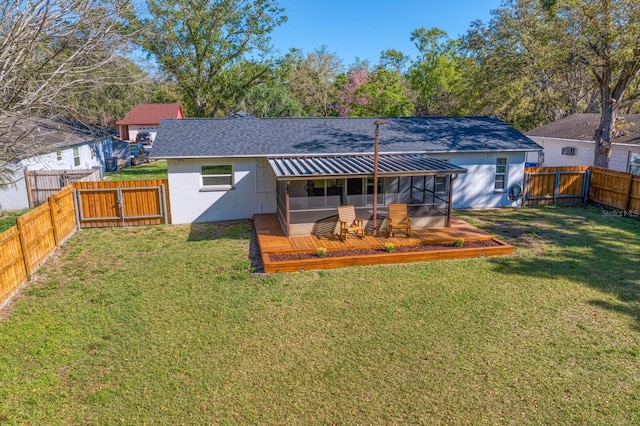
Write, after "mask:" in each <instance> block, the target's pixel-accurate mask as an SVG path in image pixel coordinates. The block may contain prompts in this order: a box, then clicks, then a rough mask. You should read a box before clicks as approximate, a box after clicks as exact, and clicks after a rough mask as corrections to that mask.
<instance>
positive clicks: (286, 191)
mask: <svg viewBox="0 0 640 426" xmlns="http://www.w3.org/2000/svg"><path fill="white" fill-rule="evenodd" d="M284 209H285V216H284V217H285V220H286V221H287V229H285V232H286V233H287V237H288V236H289V235H290V234H291V230H290V227H291V214H290V212H289V181H286V183H285V187H284Z"/></svg>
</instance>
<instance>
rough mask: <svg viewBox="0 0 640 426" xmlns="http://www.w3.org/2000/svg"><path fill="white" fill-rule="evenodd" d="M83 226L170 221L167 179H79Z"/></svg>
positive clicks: (77, 199)
mask: <svg viewBox="0 0 640 426" xmlns="http://www.w3.org/2000/svg"><path fill="white" fill-rule="evenodd" d="M74 188H75V191H76V204H77V213H76V214H77V219H78V223H79V224H80V227H81V228H99V227H108V226H135V225H160V224H167V223H171V214H170V208H169V197H168V194H169V190H168V188H169V185H168V180H167V179H150V180H136V181H122V182H77V183H75V184H74Z"/></svg>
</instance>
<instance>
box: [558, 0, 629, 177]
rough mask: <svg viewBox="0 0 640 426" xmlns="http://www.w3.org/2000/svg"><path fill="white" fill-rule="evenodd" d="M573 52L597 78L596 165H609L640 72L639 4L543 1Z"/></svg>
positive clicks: (606, 0)
mask: <svg viewBox="0 0 640 426" xmlns="http://www.w3.org/2000/svg"><path fill="white" fill-rule="evenodd" d="M545 8H546V10H548V11H551V12H552V13H555V16H557V17H558V18H559V19H558V20H559V23H560V26H561V28H563V29H565V33H564V35H565V37H566V39H568V40H571V41H572V46H573V48H574V49H573V53H574V55H576V57H577V58H578V60H579V61H580V62H581V63H582V64H584V66H585V67H586V69H587V70H588V71H589V73H590V74H591V76H592V77H593V79H594V80H595V82H596V84H597V88H598V92H599V95H600V114H601V116H600V124H599V126H598V129H597V130H596V134H595V142H596V149H595V156H594V165H596V166H599V167H605V168H608V167H609V158H610V156H611V143H612V142H613V140H614V138H615V137H616V136H617V135H618V133H619V130H620V129H618V125H617V117H618V113H619V111H620V108H621V107H622V106H623V104H624V102H625V95H626V93H627V91H628V90H629V89H630V88H631V87H632V85H633V83H634V81H635V80H636V78H637V77H638V74H639V73H640V3H638V1H637V0H580V1H578V0H563V1H547V4H546V5H545Z"/></svg>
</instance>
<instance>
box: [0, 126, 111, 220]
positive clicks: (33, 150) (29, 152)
mask: <svg viewBox="0 0 640 426" xmlns="http://www.w3.org/2000/svg"><path fill="white" fill-rule="evenodd" d="M3 124H5V125H6V127H5V129H10V130H6V132H7V133H6V134H3V135H2V136H1V137H0V145H1V146H3V147H4V148H6V149H10V150H11V151H12V153H13V155H11V154H9V155H11V156H12V157H13V162H12V163H11V164H7V165H6V166H5V167H6V168H8V169H9V170H11V172H12V173H11V176H10V180H11V181H12V182H13V183H12V184H11V183H10V184H8V185H3V186H0V209H5V210H19V209H24V208H28V207H29V198H28V195H27V189H26V182H25V179H24V176H25V175H24V172H25V169H28V170H74V169H76V170H79V169H89V170H91V169H93V168H100V169H102V170H104V166H105V160H106V158H107V157H110V156H112V155H113V144H112V138H111V135H110V134H108V133H107V132H106V131H104V130H101V129H97V128H93V127H87V126H84V125H81V124H79V123H75V122H64V121H54V120H46V119H37V120H28V121H21V122H19V123H16V124H9V123H7V122H5V123H3Z"/></svg>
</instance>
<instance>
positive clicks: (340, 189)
mask: <svg viewBox="0 0 640 426" xmlns="http://www.w3.org/2000/svg"><path fill="white" fill-rule="evenodd" d="M376 120H377V119H376V118H226V119H184V120H163V121H162V123H161V124H160V128H159V130H158V136H157V139H156V142H155V145H154V148H153V150H152V152H151V155H152V157H155V158H158V159H167V160H168V161H167V163H168V171H169V187H170V197H171V205H172V217H173V222H174V223H192V222H207V221H218V220H229V219H242V218H250V217H252V216H253V215H254V214H258V213H277V214H278V217H279V219H280V222H281V223H282V226H283V229H285V230H286V232H287V235H308V234H318V233H330V232H332V226H333V225H334V224H335V214H336V207H337V206H339V205H344V204H349V205H350V204H352V205H354V206H356V209H357V213H358V215H359V216H360V217H366V218H371V214H372V206H373V198H372V195H373V185H374V182H373V164H374V134H375V128H374V127H375V126H374V122H375V121H376ZM384 120H385V121H386V122H385V124H383V125H381V126H380V137H379V147H380V148H379V152H380V158H379V170H380V179H379V181H378V183H379V185H378V193H379V194H380V195H379V197H378V205H379V207H380V209H379V211H380V212H381V214H382V215H384V212H385V211H386V210H385V209H386V208H387V206H388V205H389V204H391V203H407V204H408V205H409V207H410V211H411V215H412V216H413V217H414V218H415V217H416V216H418V217H419V218H420V220H419V221H418V222H420V223H418V224H416V226H417V227H429V226H434V227H436V226H446V225H447V221H448V219H449V217H450V216H449V215H450V209H451V208H452V207H455V208H471V207H501V206H510V205H512V201H511V200H510V199H509V194H508V189H509V187H510V186H511V185H514V184H517V185H522V179H523V175H524V164H525V159H526V155H527V153H529V152H537V151H540V150H541V147H540V146H538V145H537V144H536V143H534V142H533V141H532V140H530V139H529V138H527V137H526V136H524V135H523V134H521V133H520V132H518V131H517V130H515V129H514V128H513V127H511V126H509V125H508V124H506V123H504V122H503V121H501V120H499V119H496V118H488V117H416V118H414V117H400V118H385V119H384ZM383 227H384V224H383Z"/></svg>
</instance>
